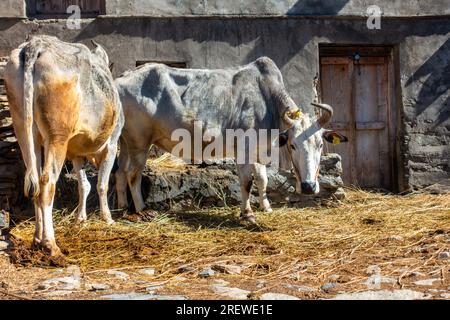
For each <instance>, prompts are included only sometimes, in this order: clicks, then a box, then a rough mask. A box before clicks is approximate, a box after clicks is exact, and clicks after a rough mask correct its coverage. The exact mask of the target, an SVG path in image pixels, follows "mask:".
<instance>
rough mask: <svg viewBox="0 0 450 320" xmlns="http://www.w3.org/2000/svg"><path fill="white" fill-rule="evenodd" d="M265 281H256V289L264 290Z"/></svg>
mask: <svg viewBox="0 0 450 320" xmlns="http://www.w3.org/2000/svg"><path fill="white" fill-rule="evenodd" d="M266 283H267V282H266V281H264V280H258V282H257V284H256V288H258V289H262V288H264V287H265V286H266Z"/></svg>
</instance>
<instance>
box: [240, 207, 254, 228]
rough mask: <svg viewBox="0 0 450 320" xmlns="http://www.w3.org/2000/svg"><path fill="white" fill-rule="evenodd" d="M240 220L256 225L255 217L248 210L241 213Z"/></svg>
mask: <svg viewBox="0 0 450 320" xmlns="http://www.w3.org/2000/svg"><path fill="white" fill-rule="evenodd" d="M241 219H242V220H244V221H245V222H248V223H250V224H254V225H256V217H255V215H254V214H253V212H252V211H250V210H245V211H244V212H242V213H241Z"/></svg>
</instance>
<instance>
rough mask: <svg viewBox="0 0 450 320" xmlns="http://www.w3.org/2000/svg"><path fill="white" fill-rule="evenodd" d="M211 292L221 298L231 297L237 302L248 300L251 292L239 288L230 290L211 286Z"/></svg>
mask: <svg viewBox="0 0 450 320" xmlns="http://www.w3.org/2000/svg"><path fill="white" fill-rule="evenodd" d="M210 288H211V290H212V291H213V292H214V293H216V294H218V295H221V296H225V297H229V298H232V299H237V300H247V298H248V295H249V294H250V291H247V290H243V289H239V288H229V287H225V286H221V285H212V286H210Z"/></svg>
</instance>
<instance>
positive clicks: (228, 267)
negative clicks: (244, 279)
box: [212, 264, 242, 274]
mask: <svg viewBox="0 0 450 320" xmlns="http://www.w3.org/2000/svg"><path fill="white" fill-rule="evenodd" d="M212 269H213V270H215V271H217V272H220V273H226V274H241V272H242V267H240V266H237V265H232V264H216V265H214V266H213V267H212Z"/></svg>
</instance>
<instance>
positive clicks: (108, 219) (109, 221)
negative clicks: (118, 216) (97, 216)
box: [103, 218, 116, 226]
mask: <svg viewBox="0 0 450 320" xmlns="http://www.w3.org/2000/svg"><path fill="white" fill-rule="evenodd" d="M103 220H104V221H105V223H106V224H107V225H108V226H110V225H113V224H114V223H116V222H115V221H114V220H113V219H112V218H107V219H103Z"/></svg>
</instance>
